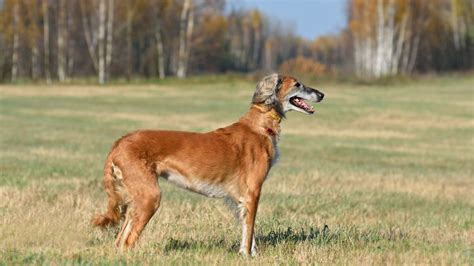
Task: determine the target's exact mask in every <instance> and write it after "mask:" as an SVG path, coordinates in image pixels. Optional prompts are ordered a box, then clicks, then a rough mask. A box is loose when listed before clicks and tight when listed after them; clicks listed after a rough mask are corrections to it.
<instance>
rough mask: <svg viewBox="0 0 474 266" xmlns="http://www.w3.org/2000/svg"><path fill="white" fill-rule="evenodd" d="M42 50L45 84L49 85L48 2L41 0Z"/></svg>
mask: <svg viewBox="0 0 474 266" xmlns="http://www.w3.org/2000/svg"><path fill="white" fill-rule="evenodd" d="M42 9H43V49H44V60H43V62H44V74H45V77H46V83H48V84H50V83H51V68H50V57H49V0H43V2H42Z"/></svg>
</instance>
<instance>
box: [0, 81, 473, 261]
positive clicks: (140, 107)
mask: <svg viewBox="0 0 474 266" xmlns="http://www.w3.org/2000/svg"><path fill="white" fill-rule="evenodd" d="M473 84H474V77H462V78H460V77H457V78H453V77H444V78H433V79H425V80H419V81H413V82H404V83H402V84H396V85H385V86H363V85H348V84H337V83H326V84H310V85H313V86H314V87H322V88H323V91H324V92H325V94H326V97H325V99H324V101H323V103H322V104H320V105H317V106H316V107H317V114H316V115H315V116H305V115H302V114H299V113H290V114H288V119H287V120H285V121H283V122H282V137H281V140H280V149H281V157H280V162H279V163H278V164H277V165H276V166H275V167H274V168H273V169H272V171H271V173H270V177H269V179H268V180H267V182H266V183H265V184H264V188H263V194H262V198H261V204H260V207H259V212H258V216H257V227H256V237H257V245H258V250H259V256H258V257H257V258H254V259H250V260H248V259H244V258H241V257H240V256H239V255H238V254H237V251H238V247H239V241H240V239H239V238H240V228H239V227H238V225H237V224H236V223H235V222H234V220H233V217H232V215H231V213H230V212H229V211H228V210H227V208H226V206H225V205H224V204H223V202H221V201H220V200H216V199H208V198H205V197H202V196H199V195H195V194H191V193H188V192H185V191H183V190H181V189H178V188H175V187H174V186H172V185H170V184H168V183H166V182H165V181H160V184H161V187H162V192H163V198H162V204H161V206H162V207H161V209H160V210H159V212H158V213H157V215H155V217H154V218H153V219H152V220H151V222H150V224H149V225H148V226H147V228H146V230H145V232H144V234H143V238H142V239H141V241H140V244H139V246H138V247H137V248H136V249H134V250H133V251H130V252H127V253H119V252H117V251H116V250H115V248H114V246H113V241H114V234H115V232H116V231H115V230H109V231H107V232H101V231H100V230H96V229H93V228H92V227H91V226H90V218H91V216H92V215H93V214H94V213H96V212H99V211H102V210H103V209H104V208H105V203H106V201H105V199H106V197H105V193H104V191H103V186H102V176H101V174H102V166H103V161H104V158H105V155H106V154H107V152H108V150H109V148H110V146H111V145H112V143H113V141H114V140H115V139H117V138H118V137H120V136H122V135H124V134H125V133H127V132H129V131H132V130H135V129H137V128H162V129H175V130H192V131H200V132H204V131H208V130H212V129H214V128H217V127H220V126H224V125H227V124H229V123H232V122H233V121H235V120H237V119H238V118H239V117H240V116H241V115H242V114H243V113H244V112H245V111H246V110H247V108H248V105H249V102H250V98H251V95H252V93H253V90H254V84H253V83H250V82H247V81H238V80H230V81H226V80H221V81H219V80H216V81H213V82H209V83H206V82H199V83H198V84H194V85H193V84H191V83H189V82H167V83H164V84H161V85H160V84H148V85H147V84H136V85H111V86H105V87H99V86H91V85H80V86H79V85H56V86H45V85H3V86H0V93H1V102H0V128H1V136H0V137H1V139H0V141H1V142H0V145H1V146H0V221H1V222H0V264H24V263H33V264H45V263H46V264H48V263H52V262H53V263H60V264H63V263H75V264H86V263H94V264H95V263H100V264H109V263H114V264H116V263H131V264H142V263H145V264H155V263H160V264H168V263H175V264H183V263H185V264H194V263H200V264H208V263H210V264H222V263H230V264H236V263H263V264H281V263H283V264H288V263H291V264H296V263H305V264H306V263H321V264H328V263H330V264H333V263H337V264H356V263H364V264H367V263H373V264H386V263H388V264H402V263H408V264H413V263H430V264H471V265H472V264H474V247H473V246H474V196H473V195H474V177H473V170H474V85H473ZM318 85H321V86H318Z"/></svg>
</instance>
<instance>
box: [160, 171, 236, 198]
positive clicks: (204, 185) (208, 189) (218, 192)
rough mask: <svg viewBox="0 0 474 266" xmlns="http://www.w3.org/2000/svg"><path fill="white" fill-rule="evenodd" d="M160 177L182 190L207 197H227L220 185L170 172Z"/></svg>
mask: <svg viewBox="0 0 474 266" xmlns="http://www.w3.org/2000/svg"><path fill="white" fill-rule="evenodd" d="M160 176H161V177H163V178H165V179H166V180H168V181H169V182H171V183H173V184H174V185H176V186H178V187H180V188H184V189H187V190H190V191H192V192H195V193H199V194H201V195H204V196H207V197H211V198H223V197H226V196H227V195H228V194H227V192H226V191H225V189H224V188H223V187H222V185H220V184H215V183H211V182H209V181H206V180H200V179H196V178H189V177H185V176H183V175H181V174H179V173H177V172H171V171H167V172H166V173H162V174H161V175H160Z"/></svg>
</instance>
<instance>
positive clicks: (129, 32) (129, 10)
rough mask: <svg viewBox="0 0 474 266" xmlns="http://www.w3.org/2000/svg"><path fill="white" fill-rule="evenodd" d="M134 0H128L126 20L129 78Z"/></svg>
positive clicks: (131, 61) (130, 72) (128, 72)
mask: <svg viewBox="0 0 474 266" xmlns="http://www.w3.org/2000/svg"><path fill="white" fill-rule="evenodd" d="M132 1H133V0H127V4H128V8H127V21H126V23H127V24H126V33H125V34H126V39H127V80H130V79H131V77H132V64H133V58H132V23H133V8H132V5H133V3H132Z"/></svg>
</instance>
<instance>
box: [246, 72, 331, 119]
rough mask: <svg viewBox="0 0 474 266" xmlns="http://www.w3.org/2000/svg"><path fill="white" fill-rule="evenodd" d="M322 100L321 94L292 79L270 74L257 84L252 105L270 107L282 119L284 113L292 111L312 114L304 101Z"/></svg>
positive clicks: (312, 110) (311, 110) (312, 111)
mask: <svg viewBox="0 0 474 266" xmlns="http://www.w3.org/2000/svg"><path fill="white" fill-rule="evenodd" d="M323 98H324V94H323V93H322V92H320V91H318V90H315V89H313V88H310V87H307V86H305V85H303V83H301V82H299V81H298V80H297V79H295V78H293V77H289V76H281V75H278V74H271V75H269V76H266V77H264V78H263V79H262V80H261V81H260V82H259V83H258V84H257V90H256V91H255V93H254V95H253V98H252V103H254V104H264V105H266V106H268V107H271V108H273V109H275V111H277V112H278V113H279V114H280V115H281V116H282V117H284V116H285V113H286V112H288V111H292V110H294V111H298V112H301V113H304V114H313V113H314V108H313V106H311V105H308V104H307V103H306V102H305V100H307V101H311V102H320V101H321V100H322V99H323Z"/></svg>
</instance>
